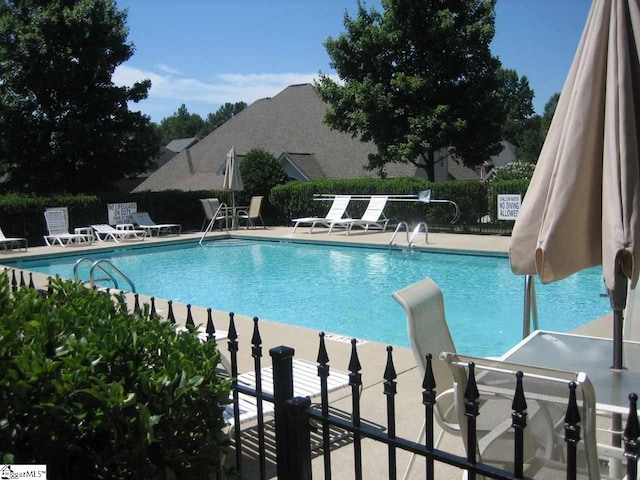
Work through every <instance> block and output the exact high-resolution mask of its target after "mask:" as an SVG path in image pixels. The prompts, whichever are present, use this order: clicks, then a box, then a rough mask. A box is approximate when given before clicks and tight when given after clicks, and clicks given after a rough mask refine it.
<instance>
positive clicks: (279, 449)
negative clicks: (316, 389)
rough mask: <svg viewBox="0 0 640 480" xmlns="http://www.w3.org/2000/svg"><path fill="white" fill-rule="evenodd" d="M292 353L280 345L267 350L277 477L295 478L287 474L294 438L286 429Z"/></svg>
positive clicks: (290, 397)
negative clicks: (270, 369)
mask: <svg viewBox="0 0 640 480" xmlns="http://www.w3.org/2000/svg"><path fill="white" fill-rule="evenodd" d="M293 354H294V350H293V348H290V347H285V346H280V347H274V348H272V349H271V350H269V355H270V356H271V361H272V363H273V406H274V413H275V432H276V462H277V472H278V478H279V479H281V480H288V479H291V480H297V479H296V478H295V477H292V476H290V475H289V473H290V465H289V464H288V461H289V454H290V453H291V452H292V450H293V449H294V447H293V446H292V445H291V444H292V443H293V442H294V439H293V438H291V436H290V435H289V432H288V431H287V406H286V402H287V400H290V399H292V398H293Z"/></svg>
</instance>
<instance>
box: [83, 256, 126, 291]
mask: <svg viewBox="0 0 640 480" xmlns="http://www.w3.org/2000/svg"><path fill="white" fill-rule="evenodd" d="M84 263H90V264H91V267H90V268H89V280H88V282H89V285H90V286H91V287H92V288H93V287H94V286H95V285H96V282H105V281H109V282H111V283H113V285H114V287H115V288H116V289H118V290H121V289H120V284H119V283H118V277H120V280H124V281H125V282H126V283H127V284H128V285H129V287H130V289H131V292H132V293H136V286H135V285H134V283H133V282H132V281H131V279H130V278H129V277H127V276H126V275H125V274H124V273H122V272H121V271H120V269H119V268H118V267H116V266H115V265H114V264H113V263H111V262H110V261H109V260H96V261H94V260H93V259H91V258H81V259H80V260H78V261H77V262H76V263H75V265H74V266H73V279H74V280H75V281H76V282H77V281H80V278H79V277H80V275H79V273H78V270H79V268H80V265H82V264H84ZM96 271H99V272H101V273H102V274H103V275H104V277H97V278H96V276H95V272H96ZM85 282H86V281H85Z"/></svg>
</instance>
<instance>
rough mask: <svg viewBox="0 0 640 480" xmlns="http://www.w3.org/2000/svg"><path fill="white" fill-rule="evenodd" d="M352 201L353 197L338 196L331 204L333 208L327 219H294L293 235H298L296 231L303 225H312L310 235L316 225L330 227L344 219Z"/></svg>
mask: <svg viewBox="0 0 640 480" xmlns="http://www.w3.org/2000/svg"><path fill="white" fill-rule="evenodd" d="M350 200H351V195H336V196H335V197H334V198H333V203H332V204H331V208H329V211H328V212H327V215H326V216H325V217H303V218H294V219H293V220H291V221H292V222H295V224H294V225H293V233H296V229H297V228H298V226H299V225H301V224H311V227H310V228H309V233H312V232H313V228H314V227H315V226H316V225H324V226H326V227H328V226H329V225H331V223H332V222H333V221H335V220H340V219H341V218H342V217H344V215H345V213H346V211H347V205H349V201H350Z"/></svg>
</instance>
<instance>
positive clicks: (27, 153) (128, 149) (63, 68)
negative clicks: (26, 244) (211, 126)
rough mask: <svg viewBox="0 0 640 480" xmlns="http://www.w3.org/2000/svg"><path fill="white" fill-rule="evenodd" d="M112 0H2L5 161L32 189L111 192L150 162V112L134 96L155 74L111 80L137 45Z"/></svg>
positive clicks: (20, 184) (14, 179) (1, 152)
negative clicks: (127, 81) (139, 108)
mask: <svg viewBox="0 0 640 480" xmlns="http://www.w3.org/2000/svg"><path fill="white" fill-rule="evenodd" d="M126 18H127V17H126V12H125V11H121V10H118V8H117V5H116V3H115V1H114V0H47V1H44V0H4V1H3V2H0V132H2V135H1V136H0V137H1V138H0V166H1V167H2V170H3V173H6V174H8V175H7V177H6V178H7V179H8V184H9V187H10V188H11V189H13V190H17V191H26V192H38V193H40V192H42V193H49V192H69V193H77V192H88V191H96V190H104V189H106V188H108V187H109V186H110V185H111V184H112V183H113V182H115V181H117V180H119V179H121V178H123V177H124V176H127V175H134V174H137V173H140V172H143V171H145V170H147V169H148V168H149V167H150V166H151V165H152V163H153V161H152V160H151V159H152V158H153V157H154V156H155V155H156V154H157V152H158V139H157V137H156V136H155V133H154V130H153V128H151V124H150V120H149V118H148V117H147V116H145V115H143V114H141V113H140V112H131V111H130V110H129V102H139V101H140V100H143V99H144V98H146V96H147V94H148V91H149V88H150V87H151V82H150V81H149V80H142V81H140V82H137V83H135V84H134V85H133V86H131V87H119V86H116V85H114V84H113V82H112V76H113V73H114V70H115V68H116V67H117V66H118V65H120V64H122V63H123V62H125V61H126V60H128V59H129V58H130V57H131V56H132V54H133V51H134V47H133V45H132V44H131V43H128V42H127V34H128V29H127V26H126Z"/></svg>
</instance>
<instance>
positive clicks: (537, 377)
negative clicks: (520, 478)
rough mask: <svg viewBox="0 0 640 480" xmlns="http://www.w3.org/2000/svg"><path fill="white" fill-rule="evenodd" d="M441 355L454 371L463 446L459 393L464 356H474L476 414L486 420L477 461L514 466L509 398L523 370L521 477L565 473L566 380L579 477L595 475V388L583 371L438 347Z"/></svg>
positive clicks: (464, 373) (464, 431) (461, 397)
mask: <svg viewBox="0 0 640 480" xmlns="http://www.w3.org/2000/svg"><path fill="white" fill-rule="evenodd" d="M442 360H443V361H444V362H445V363H446V364H447V365H448V366H449V368H450V370H451V374H452V375H453V383H454V388H453V390H454V394H455V405H456V411H457V414H458V419H459V423H460V431H461V433H462V436H463V438H464V440H465V448H466V446H467V439H468V431H467V417H466V416H465V404H464V401H465V399H464V395H465V390H466V387H467V382H468V380H467V379H468V369H469V362H473V363H474V364H475V378H476V383H477V387H478V392H479V394H480V399H482V401H483V405H482V406H481V407H480V410H479V411H480V415H479V416H478V417H477V418H478V421H480V420H481V419H482V420H483V422H484V423H485V425H487V424H488V425H489V426H490V428H485V429H482V430H478V432H477V448H476V450H477V456H478V461H480V462H482V463H484V464H488V465H493V466H496V467H498V468H503V469H506V470H510V471H513V456H514V447H513V446H514V431H513V428H512V427H511V425H512V419H511V412H512V401H513V397H514V392H515V390H516V372H518V371H521V372H522V374H523V379H522V382H523V390H524V394H525V398H526V402H527V409H526V411H527V426H526V428H525V429H524V472H523V473H524V475H525V476H526V477H532V478H560V476H562V475H565V476H566V469H567V462H566V458H567V450H566V449H567V443H566V442H565V440H564V426H565V414H566V411H567V406H568V403H569V383H570V382H574V383H575V384H576V400H577V405H578V409H579V413H580V419H581V420H580V423H579V425H580V427H581V432H580V438H581V440H580V443H579V444H578V463H577V467H578V478H585V479H589V480H596V479H600V467H599V460H598V447H597V443H596V421H595V420H596V409H595V405H596V401H595V392H594V390H593V386H592V385H591V382H590V381H589V379H588V378H587V375H586V374H585V373H583V372H566V371H561V370H550V369H545V368H538V367H532V366H526V365H519V364H513V363H507V362H503V361H500V360H497V359H487V358H478V357H471V356H463V355H460V354H454V353H443V354H442Z"/></svg>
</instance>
